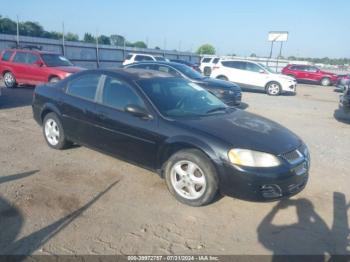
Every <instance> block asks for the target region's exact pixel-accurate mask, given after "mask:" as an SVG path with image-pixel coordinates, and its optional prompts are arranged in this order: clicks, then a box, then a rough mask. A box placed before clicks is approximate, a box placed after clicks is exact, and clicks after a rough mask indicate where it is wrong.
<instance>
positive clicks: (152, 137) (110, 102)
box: [96, 74, 158, 169]
mask: <svg viewBox="0 0 350 262" xmlns="http://www.w3.org/2000/svg"><path fill="white" fill-rule="evenodd" d="M130 104H132V105H137V106H139V107H142V108H145V109H147V107H146V104H145V102H144V100H143V99H142V98H141V96H140V95H139V94H138V91H137V90H136V89H135V88H134V87H133V86H132V85H131V84H128V83H126V82H125V81H123V80H121V79H120V78H118V77H116V76H113V75H108V74H107V75H106V76H105V81H104V85H103V90H102V92H101V95H100V98H99V101H98V104H97V106H96V112H97V114H98V117H97V122H98V123H97V126H98V128H99V130H98V132H97V134H96V135H97V136H98V137H99V139H100V141H101V146H102V147H103V149H104V150H107V151H109V152H110V153H112V154H115V155H118V156H120V157H122V158H124V159H126V160H128V161H131V162H134V163H137V164H139V165H142V166H145V167H148V168H152V169H153V168H155V163H156V152H157V145H158V143H157V141H158V135H157V125H158V124H157V123H158V122H157V118H156V117H155V114H153V118H151V119H143V118H140V117H136V116H134V115H132V114H130V113H128V112H126V111H125V107H126V106H128V105H130ZM147 110H148V109H147ZM148 111H149V112H151V111H150V110H148Z"/></svg>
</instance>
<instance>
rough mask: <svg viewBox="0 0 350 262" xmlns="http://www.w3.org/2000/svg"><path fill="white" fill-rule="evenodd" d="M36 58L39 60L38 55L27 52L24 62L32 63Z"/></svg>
mask: <svg viewBox="0 0 350 262" xmlns="http://www.w3.org/2000/svg"><path fill="white" fill-rule="evenodd" d="M38 60H39V56H37V55H35V54H31V53H27V59H26V64H34V63H35V62H36V61H38Z"/></svg>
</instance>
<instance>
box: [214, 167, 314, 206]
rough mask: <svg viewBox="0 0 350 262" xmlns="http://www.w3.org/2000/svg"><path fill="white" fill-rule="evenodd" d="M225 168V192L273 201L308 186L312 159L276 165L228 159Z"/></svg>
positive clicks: (223, 177)
mask: <svg viewBox="0 0 350 262" xmlns="http://www.w3.org/2000/svg"><path fill="white" fill-rule="evenodd" d="M222 172H223V173H222V176H221V180H220V190H221V193H222V194H224V195H228V196H232V197H235V198H239V199H244V200H250V201H271V200H277V199H281V198H285V197H289V196H293V195H295V194H297V193H299V192H300V191H302V190H303V189H304V188H305V186H306V184H307V181H308V177H309V176H308V172H309V162H307V161H306V160H303V161H302V162H299V163H298V164H295V165H288V164H282V165H281V166H279V167H274V168H248V167H244V168H242V167H236V166H234V165H231V164H230V163H225V164H224V165H223V167H222Z"/></svg>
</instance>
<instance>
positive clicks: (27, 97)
mask: <svg viewBox="0 0 350 262" xmlns="http://www.w3.org/2000/svg"><path fill="white" fill-rule="evenodd" d="M0 88H1V87H0ZM0 91H1V95H0V110H1V109H9V108H15V107H22V106H29V105H31V104H32V100H33V92H34V87H33V86H20V87H16V88H1V90H0Z"/></svg>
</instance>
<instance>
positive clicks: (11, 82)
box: [4, 72, 17, 88]
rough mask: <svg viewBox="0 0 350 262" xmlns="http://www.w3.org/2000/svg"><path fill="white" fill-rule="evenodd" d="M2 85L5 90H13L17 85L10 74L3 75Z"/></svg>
mask: <svg viewBox="0 0 350 262" xmlns="http://www.w3.org/2000/svg"><path fill="white" fill-rule="evenodd" d="M4 83H5V86H6V87H7V88H14V87H16V85H17V83H16V78H15V76H14V75H13V74H12V73H11V72H6V73H5V74H4Z"/></svg>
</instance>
